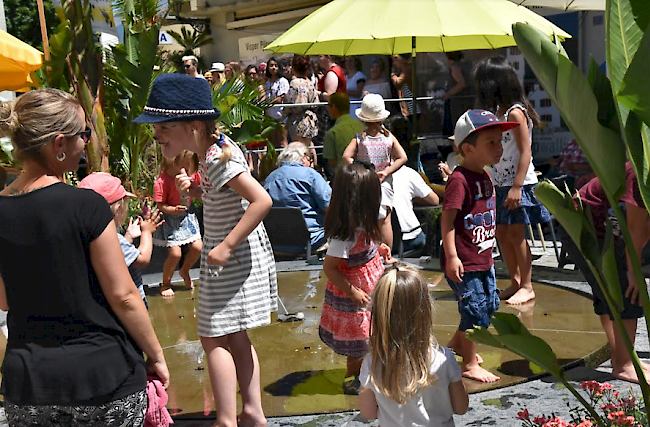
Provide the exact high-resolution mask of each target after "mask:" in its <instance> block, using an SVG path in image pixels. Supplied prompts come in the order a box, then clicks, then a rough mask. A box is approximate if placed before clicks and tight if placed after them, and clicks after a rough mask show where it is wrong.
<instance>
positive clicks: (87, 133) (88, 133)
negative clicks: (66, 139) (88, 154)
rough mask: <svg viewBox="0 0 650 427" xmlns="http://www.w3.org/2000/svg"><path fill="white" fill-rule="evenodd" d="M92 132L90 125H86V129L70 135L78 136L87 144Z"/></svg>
mask: <svg viewBox="0 0 650 427" xmlns="http://www.w3.org/2000/svg"><path fill="white" fill-rule="evenodd" d="M92 134H93V130H92V128H91V127H90V126H86V129H84V130H82V131H80V132H77V133H75V134H74V135H70V136H80V137H81V139H83V140H84V143H86V144H88V143H89V142H90V136H91V135H92Z"/></svg>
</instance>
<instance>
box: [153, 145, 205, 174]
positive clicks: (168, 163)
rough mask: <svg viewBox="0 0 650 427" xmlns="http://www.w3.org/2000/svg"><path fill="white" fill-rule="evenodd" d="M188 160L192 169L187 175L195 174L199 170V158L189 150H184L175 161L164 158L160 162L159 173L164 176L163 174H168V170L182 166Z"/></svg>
mask: <svg viewBox="0 0 650 427" xmlns="http://www.w3.org/2000/svg"><path fill="white" fill-rule="evenodd" d="M186 160H189V161H190V168H189V169H188V170H187V173H188V174H189V175H191V174H193V173H194V172H196V171H197V170H198V169H199V157H198V156H197V155H196V154H195V153H193V152H191V151H189V150H183V151H182V152H181V153H180V154H179V155H177V156H176V157H174V158H173V159H168V158H167V157H165V156H163V157H162V160H161V161H160V170H159V173H160V174H162V173H163V172H167V170H168V169H171V168H172V167H173V166H180V165H181V164H182V163H183V162H184V161H186Z"/></svg>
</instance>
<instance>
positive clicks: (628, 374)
mask: <svg viewBox="0 0 650 427" xmlns="http://www.w3.org/2000/svg"><path fill="white" fill-rule="evenodd" d="M641 368H642V369H643V375H644V376H645V377H646V381H648V380H649V379H650V366H648V365H647V364H646V363H644V362H641ZM612 376H613V377H614V378H617V379H619V380H623V381H629V382H631V383H635V384H639V377H638V375H637V374H636V371H635V370H634V365H632V363H628V364H626V365H624V366H623V367H621V368H618V367H613V368H612Z"/></svg>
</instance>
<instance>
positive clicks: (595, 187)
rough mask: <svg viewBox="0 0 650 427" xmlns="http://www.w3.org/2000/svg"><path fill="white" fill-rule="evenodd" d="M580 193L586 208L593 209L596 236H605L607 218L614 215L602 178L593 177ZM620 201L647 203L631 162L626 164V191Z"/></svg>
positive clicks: (638, 203)
mask: <svg viewBox="0 0 650 427" xmlns="http://www.w3.org/2000/svg"><path fill="white" fill-rule="evenodd" d="M578 193H579V194H580V198H581V199H582V202H583V205H584V206H585V210H586V207H587V206H588V207H589V208H590V210H591V217H592V218H593V220H594V227H595V228H596V236H597V237H598V238H599V239H602V238H604V236H605V230H606V228H607V226H606V221H607V218H608V217H610V216H613V212H612V213H610V212H609V209H610V205H609V201H608V200H607V196H606V195H605V190H604V189H603V186H602V184H601V183H600V180H599V179H598V178H594V179H592V180H591V181H589V182H588V183H587V184H585V185H584V186H583V187H582V188H581V189H580V191H579V192H578ZM620 201H621V202H624V203H630V204H632V205H634V206H638V207H641V208H645V204H644V203H643V199H642V198H641V193H640V191H639V182H638V181H637V179H636V174H635V173H634V168H633V167H632V163H630V162H627V163H626V164H625V193H623V195H622V196H621V199H620Z"/></svg>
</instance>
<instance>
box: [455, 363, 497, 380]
mask: <svg viewBox="0 0 650 427" xmlns="http://www.w3.org/2000/svg"><path fill="white" fill-rule="evenodd" d="M463 376H464V377H465V378H469V379H471V380H474V381H478V382H482V383H494V382H497V381H499V380H500V379H501V378H500V377H497V376H496V375H494V374H493V373H492V372H490V371H488V370H486V369H483V368H481V367H480V366H478V365H477V366H463Z"/></svg>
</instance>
